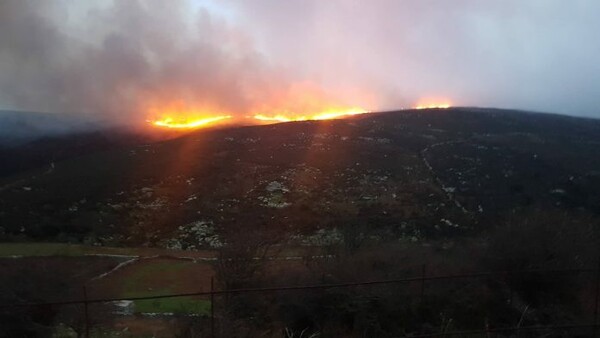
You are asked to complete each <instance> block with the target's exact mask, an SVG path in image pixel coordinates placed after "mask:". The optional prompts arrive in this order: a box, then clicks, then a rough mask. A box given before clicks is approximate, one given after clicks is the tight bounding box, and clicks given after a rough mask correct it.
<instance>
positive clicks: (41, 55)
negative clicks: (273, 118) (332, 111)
mask: <svg viewBox="0 0 600 338" xmlns="http://www.w3.org/2000/svg"><path fill="white" fill-rule="evenodd" d="M599 32H600V1H596V0H588V1H586V0H570V1H564V0H527V1H523V0H486V1H481V0H452V1H448V0H372V1H362V0H360V1H359V0H328V1H323V0H285V1H281V0H221V1H217V0H197V1H192V0H189V1H183V0H182V1H176V0H173V1H163V0H149V1H141V0H140V1H137V0H127V1H114V2H113V1H108V0H97V1H91V0H86V1H67V0H53V1H50V0H48V1H44V0H3V1H0V109H19V110H29V111H43V112H54V113H77V114H89V115H92V116H102V117H106V118H110V119H119V120H123V121H132V122H135V123H137V122H139V121H143V120H144V119H146V118H148V115H149V114H152V112H155V111H156V109H161V107H165V106H169V105H178V106H183V107H189V108H190V109H199V110H202V109H206V110H211V111H223V112H227V113H228V114H239V115H242V116H243V115H244V114H249V113H253V112H254V113H255V112H258V111H260V110H261V109H263V110H274V109H282V110H292V111H293V110H307V109H313V107H314V106H316V104H313V103H314V102H316V101H318V102H327V103H330V104H340V105H352V106H362V107H364V108H367V109H371V110H378V109H395V108H402V107H411V106H414V105H416V104H418V103H421V102H424V101H427V102H429V101H431V102H433V101H450V102H452V103H453V104H455V105H477V106H493V107H506V108H521V109H529V110H538V111H548V112H559V113H565V114H573V115H585V116H594V117H600V62H599V61H598V58H599V56H600V38H599V34H600V33H599Z"/></svg>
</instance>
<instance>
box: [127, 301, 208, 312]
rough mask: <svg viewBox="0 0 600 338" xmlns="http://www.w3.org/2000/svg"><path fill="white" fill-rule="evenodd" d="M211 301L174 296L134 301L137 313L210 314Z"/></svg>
mask: <svg viewBox="0 0 600 338" xmlns="http://www.w3.org/2000/svg"><path fill="white" fill-rule="evenodd" d="M210 308H211V304H210V301H208V300H205V299H197V298H194V297H174V298H161V299H148V300H136V301H134V309H135V312H136V313H152V314H178V315H198V316H208V315H209V314H210Z"/></svg>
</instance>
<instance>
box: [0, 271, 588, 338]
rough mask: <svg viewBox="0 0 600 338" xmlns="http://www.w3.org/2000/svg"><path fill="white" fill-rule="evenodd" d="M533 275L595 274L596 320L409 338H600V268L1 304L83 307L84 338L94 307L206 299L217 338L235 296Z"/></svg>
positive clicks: (421, 286) (4, 306) (421, 295)
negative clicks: (563, 334)
mask: <svg viewBox="0 0 600 338" xmlns="http://www.w3.org/2000/svg"><path fill="white" fill-rule="evenodd" d="M531 274H544V275H554V276H557V275H564V276H573V275H578V276H580V275H581V274H593V277H592V278H591V279H589V281H591V282H593V283H594V294H593V307H592V311H593V314H592V318H591V321H589V322H583V323H564V324H554V325H534V326H522V325H520V323H519V324H518V325H514V326H506V327H491V326H489V325H487V324H486V327H484V328H482V329H479V330H459V331H445V330H443V331H440V332H437V333H425V334H411V335H408V336H407V337H451V336H474V335H480V336H485V337H490V335H491V334H500V333H511V334H513V335H516V336H517V337H518V336H519V334H520V333H525V332H535V331H564V330H573V329H582V330H583V329H585V330H587V333H586V334H583V335H581V334H579V335H578V336H589V337H600V321H599V318H598V314H599V310H600V309H599V302H600V265H599V266H598V268H596V269H552V270H542V269H534V270H519V271H489V272H472V273H464V274H453V275H427V274H426V269H425V266H423V268H422V271H421V275H419V276H414V277H407V278H398V279H385V280H368V281H360V282H347V283H331V284H312V285H287V286H274V287H258V288H237V289H229V290H219V289H216V288H215V284H214V279H213V278H211V281H210V290H209V291H200V292H186V293H170V294H163V295H152V296H139V297H124V298H123V297H115V298H93V297H88V293H87V290H86V288H85V287H84V288H83V299H72V300H57V301H48V302H21V303H13V304H0V309H5V310H6V309H11V308H13V309H14V308H44V307H56V306H72V305H79V306H83V311H82V314H81V315H82V317H83V318H82V323H81V326H82V327H83V328H84V332H83V334H82V336H84V337H90V328H91V327H92V324H91V314H90V310H89V308H90V306H91V305H92V304H113V303H114V302H120V301H144V300H158V299H168V298H178V297H206V298H209V300H210V314H209V315H208V316H206V317H208V318H205V319H208V320H207V322H208V323H207V324H208V325H209V326H210V331H209V333H207V334H205V335H204V336H210V337H217V336H218V335H217V331H216V330H215V326H216V325H215V322H216V315H215V302H216V299H215V297H217V296H228V297H231V296H235V295H243V294H256V293H276V292H294V291H310V290H329V289H340V288H352V287H374V286H386V285H395V284H407V283H419V292H418V295H413V297H416V298H420V301H421V302H423V298H424V296H425V287H426V284H428V283H431V282H436V281H447V280H460V279H477V278H489V277H506V278H511V277H523V276H527V275H531ZM512 299H513V294H512V289H511V294H510V299H509V301H510V302H511V303H512Z"/></svg>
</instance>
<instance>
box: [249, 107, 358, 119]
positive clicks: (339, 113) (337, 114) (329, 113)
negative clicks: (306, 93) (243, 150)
mask: <svg viewBox="0 0 600 338" xmlns="http://www.w3.org/2000/svg"><path fill="white" fill-rule="evenodd" d="M368 112H369V111H367V110H365V109H362V108H350V109H345V110H337V109H330V110H325V111H323V112H321V113H318V114H315V115H300V116H295V114H276V115H265V114H256V115H254V116H253V118H254V119H256V120H259V121H266V122H294V121H308V120H331V119H339V118H343V117H348V116H353V115H359V114H366V113H368Z"/></svg>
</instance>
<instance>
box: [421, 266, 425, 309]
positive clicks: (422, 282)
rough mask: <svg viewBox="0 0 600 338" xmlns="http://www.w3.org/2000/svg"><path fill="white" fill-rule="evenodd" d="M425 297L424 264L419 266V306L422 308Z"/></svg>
mask: <svg viewBox="0 0 600 338" xmlns="http://www.w3.org/2000/svg"><path fill="white" fill-rule="evenodd" d="M424 296H425V264H423V265H422V266H421V306H423V297H424Z"/></svg>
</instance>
